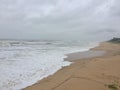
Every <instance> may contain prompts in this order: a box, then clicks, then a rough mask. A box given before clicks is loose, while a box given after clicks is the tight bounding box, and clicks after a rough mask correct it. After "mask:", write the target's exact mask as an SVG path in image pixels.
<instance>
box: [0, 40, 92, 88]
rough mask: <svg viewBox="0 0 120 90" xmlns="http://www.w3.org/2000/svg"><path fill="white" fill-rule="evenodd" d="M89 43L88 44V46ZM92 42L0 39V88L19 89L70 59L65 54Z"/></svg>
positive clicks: (59, 67)
mask: <svg viewBox="0 0 120 90" xmlns="http://www.w3.org/2000/svg"><path fill="white" fill-rule="evenodd" d="M88 46H89V47H88ZM90 47H94V46H93V45H90V44H89V45H88V44H87V46H85V45H81V44H80V43H78V42H63V41H37V42H35V41H34V42H33V41H10V40H9V41H0V78H1V80H0V90H20V89H22V88H25V87H27V86H29V85H32V84H34V83H36V82H37V81H38V80H41V79H43V78H44V77H47V76H49V75H52V74H54V73H55V72H56V71H57V70H59V69H61V68H62V67H63V66H68V65H70V64H71V62H68V61H64V58H65V57H66V56H65V54H67V53H73V52H77V51H86V50H88V49H89V48H90Z"/></svg>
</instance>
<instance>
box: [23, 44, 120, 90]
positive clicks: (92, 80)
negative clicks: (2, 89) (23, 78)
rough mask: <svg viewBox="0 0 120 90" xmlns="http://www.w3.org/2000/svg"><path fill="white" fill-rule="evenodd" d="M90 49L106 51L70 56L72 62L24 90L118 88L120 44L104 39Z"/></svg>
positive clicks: (110, 89)
mask: <svg viewBox="0 0 120 90" xmlns="http://www.w3.org/2000/svg"><path fill="white" fill-rule="evenodd" d="M91 51H102V52H103V51H106V53H105V54H104V55H102V56H101V54H98V56H96V55H95V56H93V54H92V55H91V56H92V57H90V56H89V57H87V58H85V57H84V58H81V59H80V60H79V59H78V60H72V61H73V62H74V63H73V64H72V65H70V66H67V67H63V68H62V69H61V70H59V71H58V72H56V73H55V74H54V75H52V76H49V77H48V78H45V79H43V80H41V81H39V82H38V83H36V84H34V85H32V86H29V87H27V88H25V89H24V90H120V87H119V86H120V44H113V43H108V42H105V43H101V44H100V46H98V47H96V48H93V49H91ZM88 54H89V53H87V54H82V55H88ZM71 55H72V54H71ZM68 56H69V55H68ZM78 56H79V55H78ZM71 57H72V59H73V57H75V56H74V55H73V56H71ZM76 59H77V58H76ZM68 60H69V59H68ZM70 60H71V58H70ZM108 86H110V87H108Z"/></svg>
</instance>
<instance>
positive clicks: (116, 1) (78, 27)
mask: <svg viewBox="0 0 120 90" xmlns="http://www.w3.org/2000/svg"><path fill="white" fill-rule="evenodd" d="M119 36H120V0H0V39H32V40H33V39H35V40H41V39H43V40H46V39H48V40H56V39H58V40H59V39H60V40H61V39H63V40H65V39H66V40H68V39H71V40H72V39H73V40H74V39H75V40H77V39H78V40H79V39H81V40H85V39H91V40H97V39H98V40H105V39H109V38H112V37H119Z"/></svg>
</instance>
